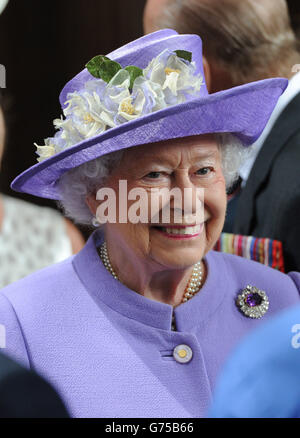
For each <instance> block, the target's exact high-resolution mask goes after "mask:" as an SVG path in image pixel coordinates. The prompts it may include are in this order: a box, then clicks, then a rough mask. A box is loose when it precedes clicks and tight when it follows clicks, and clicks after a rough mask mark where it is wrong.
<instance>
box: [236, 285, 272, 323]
mask: <svg viewBox="0 0 300 438" xmlns="http://www.w3.org/2000/svg"><path fill="white" fill-rule="evenodd" d="M236 302H237V306H238V307H239V308H240V310H241V312H242V313H243V314H244V315H246V316H249V318H261V317H262V316H264V314H265V313H266V312H267V310H268V308H269V300H268V297H267V294H266V293H265V292H264V291H263V290H260V289H257V287H255V286H250V285H248V286H247V287H246V288H245V289H243V290H242V293H241V294H240V295H238V297H237V301H236Z"/></svg>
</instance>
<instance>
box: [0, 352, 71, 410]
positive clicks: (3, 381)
mask: <svg viewBox="0 0 300 438" xmlns="http://www.w3.org/2000/svg"><path fill="white" fill-rule="evenodd" d="M67 417H68V414H67V411H66V409H65V407H64V405H63V403H62V401H61V400H60V398H59V397H58V395H57V394H56V392H55V391H54V389H52V387H51V386H50V385H49V384H48V383H46V382H45V381H44V380H43V379H42V378H41V377H39V376H38V375H37V374H35V373H33V372H32V371H28V370H26V369H25V368H23V367H21V366H20V365H18V364H17V363H16V362H14V361H12V360H11V359H9V358H8V357H7V356H4V355H3V354H0V418H67Z"/></svg>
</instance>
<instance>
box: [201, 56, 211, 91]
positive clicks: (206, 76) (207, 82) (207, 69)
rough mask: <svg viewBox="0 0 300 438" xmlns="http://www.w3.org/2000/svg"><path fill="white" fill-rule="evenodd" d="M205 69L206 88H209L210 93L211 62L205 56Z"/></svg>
mask: <svg viewBox="0 0 300 438" xmlns="http://www.w3.org/2000/svg"><path fill="white" fill-rule="evenodd" d="M203 71H204V76H205V83H206V88H207V91H208V92H209V93H210V92H211V72H210V66H209V63H208V61H207V59H206V58H205V56H203Z"/></svg>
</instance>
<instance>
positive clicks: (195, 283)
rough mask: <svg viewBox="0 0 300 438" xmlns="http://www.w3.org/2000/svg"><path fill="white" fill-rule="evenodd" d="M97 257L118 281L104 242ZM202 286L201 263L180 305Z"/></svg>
mask: <svg viewBox="0 0 300 438" xmlns="http://www.w3.org/2000/svg"><path fill="white" fill-rule="evenodd" d="M99 255H100V258H101V260H102V262H103V264H104V266H105V268H106V269H107V270H108V271H109V272H110V273H111V275H112V276H113V277H114V278H115V279H116V280H118V281H120V280H119V278H118V276H117V274H116V273H115V271H114V269H113V267H112V265H111V263H110V260H109V256H108V251H107V246H106V242H104V243H102V245H101V246H100V249H99ZM201 284H202V269H201V262H197V263H196V264H195V266H194V269H193V272H192V275H191V277H190V279H189V281H188V284H187V286H186V288H185V292H184V294H183V298H182V303H185V302H186V301H188V300H190V299H191V298H193V296H194V295H195V294H196V293H197V292H198V291H199V289H200V287H201Z"/></svg>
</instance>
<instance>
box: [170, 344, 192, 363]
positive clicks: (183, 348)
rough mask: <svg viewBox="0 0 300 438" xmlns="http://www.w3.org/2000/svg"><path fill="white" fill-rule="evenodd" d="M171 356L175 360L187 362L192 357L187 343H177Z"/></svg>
mask: <svg viewBox="0 0 300 438" xmlns="http://www.w3.org/2000/svg"><path fill="white" fill-rule="evenodd" d="M173 357H174V359H175V360H176V362H179V363H188V362H190V360H191V359H192V357H193V351H192V349H191V347H189V346H188V345H185V344H181V345H177V347H175V348H174V350H173Z"/></svg>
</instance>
